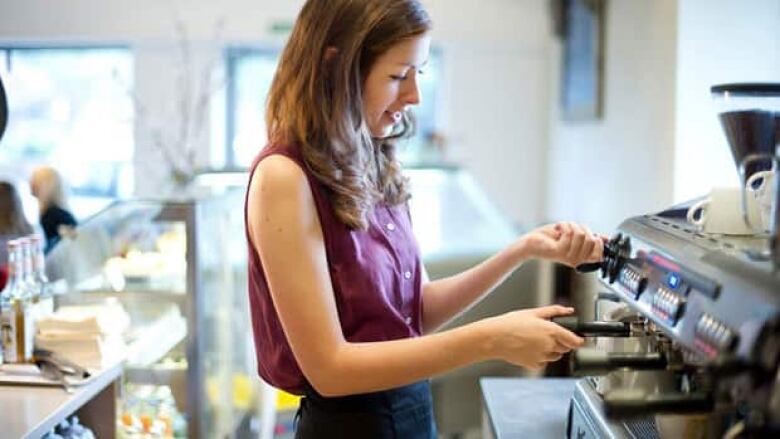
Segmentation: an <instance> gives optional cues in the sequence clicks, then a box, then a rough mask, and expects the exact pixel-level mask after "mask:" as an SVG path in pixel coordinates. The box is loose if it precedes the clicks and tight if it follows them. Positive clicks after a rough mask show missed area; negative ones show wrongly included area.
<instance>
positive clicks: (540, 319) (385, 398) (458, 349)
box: [245, 0, 603, 438]
mask: <svg viewBox="0 0 780 439" xmlns="http://www.w3.org/2000/svg"><path fill="white" fill-rule="evenodd" d="M430 28H431V21H430V19H429V17H428V15H427V13H426V12H425V10H424V9H423V7H422V6H421V5H420V3H419V2H418V1H417V0H308V1H307V2H306V3H305V5H304V6H303V9H302V11H301V12H300V15H299V17H298V19H297V22H296V24H295V26H294V28H293V31H292V35H291V36H290V40H289V42H288V43H287V46H286V48H285V50H284V52H283V54H282V57H281V60H280V64H279V67H278V70H277V72H276V77H275V78H274V82H273V85H272V87H271V91H270V95H269V99H268V108H267V126H268V131H269V139H270V142H269V145H268V146H267V147H266V148H264V149H263V150H262V151H261V153H260V154H259V156H258V158H257V159H256V160H255V163H254V165H253V166H252V169H251V177H250V178H251V179H250V183H249V188H248V191H247V198H246V211H245V214H246V224H247V239H248V241H249V298H250V304H251V313H252V322H253V329H254V336H255V342H256V349H257V358H258V363H259V372H260V375H261V376H262V377H263V378H264V379H265V380H266V381H268V382H269V383H271V384H272V385H274V386H276V387H279V388H282V389H284V390H286V391H289V392H292V393H296V394H301V395H304V396H305V397H304V398H303V400H302V402H301V409H300V411H299V416H300V419H299V422H298V429H297V432H296V437H298V438H313V437H318V438H320V437H339V438H350V437H360V438H369V437H370V438H385V437H387V438H391V437H397V438H433V437H435V431H436V430H435V425H434V423H433V418H432V412H431V397H430V390H429V387H428V382H427V379H428V378H429V377H431V376H433V375H436V374H440V373H443V372H446V371H448V370H451V369H454V368H457V367H461V366H465V365H468V364H471V363H474V362H479V361H483V360H489V359H503V360H505V361H508V362H511V363H514V364H517V365H520V366H524V367H527V368H530V369H538V368H540V367H542V366H543V365H544V364H545V363H546V362H549V361H555V360H557V359H559V358H560V357H561V356H562V355H563V354H564V353H566V352H568V351H569V350H571V349H573V348H576V347H578V346H580V345H581V344H582V343H583V340H582V339H580V338H579V337H577V336H576V335H574V334H573V333H571V332H568V331H566V330H565V329H563V328H562V327H560V326H558V325H556V324H554V323H551V322H550V321H549V319H550V318H551V317H554V316H558V315H566V314H570V313H572V312H573V310H572V309H569V308H564V307H560V306H548V307H543V308H537V309H530V310H523V311H515V312H510V313H507V314H504V315H501V316H497V317H493V318H488V319H485V320H482V321H479V322H476V323H472V324H469V325H466V326H463V327H460V328H457V329H452V330H449V331H443V332H436V329H437V328H439V327H440V326H442V325H443V324H444V323H446V322H447V321H449V320H450V319H452V318H453V317H455V316H457V315H458V314H459V313H461V312H462V311H464V310H465V309H467V308H468V307H469V306H471V305H472V304H474V303H475V302H477V301H478V300H479V299H480V298H482V297H483V296H484V295H486V294H488V293H489V292H490V291H491V290H492V289H493V288H494V287H495V286H496V285H498V284H499V283H501V281H503V280H504V279H505V278H506V277H507V276H508V275H509V274H510V273H511V272H512V271H513V270H514V269H516V268H517V267H518V266H519V265H520V264H521V263H522V262H523V261H525V260H527V259H528V258H532V257H537V258H547V259H551V260H555V261H559V262H562V263H565V264H568V265H572V266H573V265H576V264H579V263H582V262H588V261H597V260H600V258H601V254H602V249H603V246H602V241H601V239H600V238H598V237H596V236H594V235H593V234H591V233H590V232H588V231H587V229H585V228H584V227H581V226H579V225H576V224H571V223H560V224H556V225H550V226H546V227H542V228H540V229H537V230H534V231H533V232H531V233H528V234H527V235H524V236H522V237H521V238H520V239H518V241H517V242H515V243H514V244H513V245H511V246H509V247H508V248H506V249H504V250H503V251H501V252H499V253H498V254H496V255H495V256H493V257H492V258H490V259H488V260H487V261H485V262H483V263H482V264H480V265H478V266H476V267H474V268H472V269H470V270H468V271H465V272H463V273H460V274H458V275H456V276H452V277H450V278H446V279H441V280H436V281H429V280H428V279H427V275H426V273H425V270H424V268H423V266H422V264H421V262H420V255H419V250H418V248H417V244H416V242H415V238H414V236H413V234H412V226H411V222H410V217H409V211H408V207H407V203H406V201H407V200H408V199H409V193H408V189H407V186H406V180H405V179H404V178H403V176H402V174H401V169H400V165H399V163H398V162H397V160H396V158H395V141H396V140H397V139H399V138H401V137H403V136H404V135H405V134H406V133H408V132H409V130H410V129H411V118H410V117H409V109H410V107H412V106H414V105H416V104H418V103H419V102H420V94H419V90H418V85H417V81H418V76H419V75H420V74H421V73H422V70H423V69H424V65H425V62H426V60H427V58H428V50H429V44H430V36H429V30H430Z"/></svg>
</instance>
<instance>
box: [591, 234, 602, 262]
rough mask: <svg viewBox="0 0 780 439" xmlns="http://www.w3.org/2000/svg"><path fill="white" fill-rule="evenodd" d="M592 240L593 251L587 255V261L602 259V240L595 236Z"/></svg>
mask: <svg viewBox="0 0 780 439" xmlns="http://www.w3.org/2000/svg"><path fill="white" fill-rule="evenodd" d="M594 242H595V245H594V246H593V251H591V253H590V255H589V256H588V261H589V262H599V261H601V260H603V259H604V240H603V239H601V237H600V236H596V237H595V240H594Z"/></svg>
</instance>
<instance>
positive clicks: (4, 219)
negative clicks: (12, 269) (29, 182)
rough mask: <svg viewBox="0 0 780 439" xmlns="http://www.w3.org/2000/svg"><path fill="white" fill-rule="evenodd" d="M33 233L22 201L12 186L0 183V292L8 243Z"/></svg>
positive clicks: (3, 281)
mask: <svg viewBox="0 0 780 439" xmlns="http://www.w3.org/2000/svg"><path fill="white" fill-rule="evenodd" d="M32 233H33V228H32V226H31V225H30V223H28V222H27V218H25V217H24V210H23V209H22V200H21V199H20V198H19V193H18V192H17V191H16V188H15V187H14V185H13V184H11V183H9V182H7V181H0V290H2V289H3V287H5V283H6V280H7V273H8V270H7V269H8V267H7V265H8V253H7V246H6V244H7V243H8V241H11V240H14V239H16V238H20V237H22V236H26V235H30V234H32Z"/></svg>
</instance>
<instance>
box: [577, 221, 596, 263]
mask: <svg viewBox="0 0 780 439" xmlns="http://www.w3.org/2000/svg"><path fill="white" fill-rule="evenodd" d="M580 227H582V231H583V232H584V233H585V242H584V243H583V244H582V249H581V250H580V254H579V259H578V261H577V262H578V263H579V261H589V260H590V257H591V255H592V254H593V249H595V248H596V243H597V242H598V241H599V240H598V239H596V236H594V235H593V232H591V231H590V229H588V227H587V226H585V225H581V226H580Z"/></svg>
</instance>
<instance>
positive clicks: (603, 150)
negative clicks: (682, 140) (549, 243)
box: [547, 0, 677, 233]
mask: <svg viewBox="0 0 780 439" xmlns="http://www.w3.org/2000/svg"><path fill="white" fill-rule="evenodd" d="M676 7H677V2H676V1H675V0H657V1H610V2H608V10H607V17H606V26H607V27H606V45H605V57H606V58H605V78H604V84H605V90H604V116H603V118H602V119H601V120H597V121H591V122H566V121H563V120H562V119H561V115H560V106H559V105H558V103H559V101H560V98H559V96H560V86H559V84H560V80H559V78H560V70H561V69H560V59H561V45H560V43H559V42H558V41H554V42H553V43H552V45H553V48H552V50H553V52H554V53H555V55H554V56H553V61H554V62H553V63H551V76H552V77H554V78H555V80H554V81H553V84H552V88H553V90H554V92H553V96H554V101H553V102H554V105H553V107H552V116H551V121H550V123H551V129H550V131H551V139H550V154H549V172H548V174H549V190H548V195H549V201H548V205H547V211H548V214H549V216H550V218H551V219H566V220H576V221H581V222H584V223H586V224H588V225H589V226H590V227H591V228H594V229H596V230H599V231H600V232H602V233H611V232H612V230H614V228H615V227H616V226H617V225H618V223H619V222H620V221H621V220H623V219H624V218H626V217H629V216H634V215H637V214H640V213H646V212H651V211H656V210H660V209H661V208H664V207H667V206H668V205H669V204H670V202H671V200H672V172H673V159H674V129H675V121H674V114H675V112H674V102H675V99H674V90H675V86H674V84H675V62H676V57H675V45H676V14H677V9H676Z"/></svg>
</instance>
